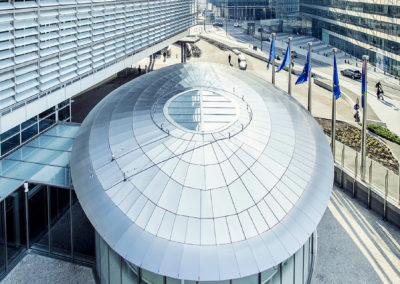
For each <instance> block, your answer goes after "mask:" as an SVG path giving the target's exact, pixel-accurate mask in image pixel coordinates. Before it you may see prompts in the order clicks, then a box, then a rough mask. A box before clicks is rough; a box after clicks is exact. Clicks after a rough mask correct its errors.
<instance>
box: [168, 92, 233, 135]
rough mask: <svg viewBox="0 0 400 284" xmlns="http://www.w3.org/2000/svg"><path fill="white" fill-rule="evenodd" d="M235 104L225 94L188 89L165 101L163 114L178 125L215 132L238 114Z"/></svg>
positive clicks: (231, 121)
mask: <svg viewBox="0 0 400 284" xmlns="http://www.w3.org/2000/svg"><path fill="white" fill-rule="evenodd" d="M239 113H240V110H239V108H238V106H237V104H236V103H235V102H234V101H233V100H232V99H230V98H228V97H227V96H225V95H223V94H220V93H217V92H214V91H208V90H190V91H186V92H183V93H180V94H178V95H176V96H174V97H172V98H171V99H169V100H168V101H167V103H166V104H165V106H164V114H165V116H166V117H167V118H168V120H169V121H170V122H171V123H173V124H175V125H176V126H178V127H183V128H185V129H186V130H189V131H195V132H216V131H219V130H222V129H225V128H227V127H228V126H230V125H231V124H232V123H233V122H234V121H235V120H236V119H237V117H238V116H239Z"/></svg>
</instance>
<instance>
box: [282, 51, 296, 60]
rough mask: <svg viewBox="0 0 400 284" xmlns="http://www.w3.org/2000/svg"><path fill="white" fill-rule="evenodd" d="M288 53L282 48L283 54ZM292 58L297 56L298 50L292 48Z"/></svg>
mask: <svg viewBox="0 0 400 284" xmlns="http://www.w3.org/2000/svg"><path fill="white" fill-rule="evenodd" d="M285 54H286V50H282V55H285ZM292 58H297V52H296V51H294V50H292Z"/></svg>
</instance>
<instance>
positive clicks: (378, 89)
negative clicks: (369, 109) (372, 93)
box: [375, 81, 384, 100]
mask: <svg viewBox="0 0 400 284" xmlns="http://www.w3.org/2000/svg"><path fill="white" fill-rule="evenodd" d="M375 88H376V98H377V99H378V100H379V99H381V100H384V99H383V89H382V84H381V82H380V81H378V83H376V85H375Z"/></svg>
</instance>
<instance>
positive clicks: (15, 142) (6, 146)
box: [1, 134, 19, 155]
mask: <svg viewBox="0 0 400 284" xmlns="http://www.w3.org/2000/svg"><path fill="white" fill-rule="evenodd" d="M18 146H19V134H17V135H15V136H13V137H11V138H9V139H8V140H7V141H4V142H2V143H1V155H4V154H6V153H8V152H9V151H11V150H12V149H14V148H16V147H18Z"/></svg>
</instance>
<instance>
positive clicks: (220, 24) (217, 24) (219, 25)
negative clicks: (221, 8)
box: [213, 22, 224, 27]
mask: <svg viewBox="0 0 400 284" xmlns="http://www.w3.org/2000/svg"><path fill="white" fill-rule="evenodd" d="M213 26H214V27H223V26H224V24H223V23H221V22H216V23H214V24H213Z"/></svg>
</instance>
